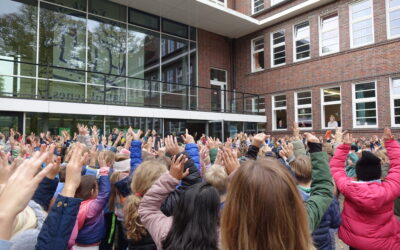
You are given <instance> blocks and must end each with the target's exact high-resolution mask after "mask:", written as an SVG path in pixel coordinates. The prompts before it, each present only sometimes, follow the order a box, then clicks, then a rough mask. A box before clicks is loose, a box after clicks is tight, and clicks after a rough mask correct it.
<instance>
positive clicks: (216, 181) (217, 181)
mask: <svg viewBox="0 0 400 250" xmlns="http://www.w3.org/2000/svg"><path fill="white" fill-rule="evenodd" d="M204 180H205V181H206V182H208V183H210V184H211V185H212V186H213V187H214V188H216V189H217V191H218V193H219V195H224V194H225V193H226V189H227V187H228V174H227V173H226V170H225V168H224V167H223V166H221V165H217V164H214V165H212V166H211V167H210V168H208V169H207V171H206V172H205V173H204Z"/></svg>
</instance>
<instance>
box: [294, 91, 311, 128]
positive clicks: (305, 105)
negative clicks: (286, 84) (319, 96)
mask: <svg viewBox="0 0 400 250" xmlns="http://www.w3.org/2000/svg"><path fill="white" fill-rule="evenodd" d="M305 92H310V94H311V96H310V98H311V103H310V104H303V105H298V104H297V95H298V94H300V93H305ZM300 108H311V123H312V125H311V127H309V128H301V127H299V129H300V130H312V129H313V127H314V114H313V108H312V91H311V90H305V91H298V92H295V93H294V121H295V122H296V123H297V124H299V117H298V115H299V109H300Z"/></svg>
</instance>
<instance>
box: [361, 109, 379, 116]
mask: <svg viewBox="0 0 400 250" xmlns="http://www.w3.org/2000/svg"><path fill="white" fill-rule="evenodd" d="M356 115H357V117H375V116H376V110H361V111H357V113H356Z"/></svg>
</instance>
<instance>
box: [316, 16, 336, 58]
mask: <svg viewBox="0 0 400 250" xmlns="http://www.w3.org/2000/svg"><path fill="white" fill-rule="evenodd" d="M334 15H336V16H337V18H338V26H337V34H338V36H337V37H338V50H337V51H332V52H326V53H323V52H322V32H324V31H323V30H322V21H323V20H324V19H325V18H327V17H330V16H334ZM333 30H334V29H330V30H328V31H333ZM325 32H326V31H325ZM318 34H319V55H320V56H326V55H330V54H334V53H338V52H340V16H339V12H337V11H335V12H331V13H329V14H324V15H321V16H319V17H318Z"/></svg>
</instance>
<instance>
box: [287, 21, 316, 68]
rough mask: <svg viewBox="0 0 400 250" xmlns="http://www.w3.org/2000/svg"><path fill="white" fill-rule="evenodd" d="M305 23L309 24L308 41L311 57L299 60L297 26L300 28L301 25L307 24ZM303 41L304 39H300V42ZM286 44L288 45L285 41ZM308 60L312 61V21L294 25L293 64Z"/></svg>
mask: <svg viewBox="0 0 400 250" xmlns="http://www.w3.org/2000/svg"><path fill="white" fill-rule="evenodd" d="M305 23H308V39H309V40H310V42H309V46H310V50H309V56H308V57H305V58H301V59H297V46H296V42H297V40H296V26H300V25H302V24H305ZM301 39H303V38H300V39H299V40H301ZM285 44H286V40H285ZM285 49H286V48H285ZM308 59H311V26H310V21H308V20H306V21H304V22H300V23H297V24H295V25H293V62H301V61H304V60H308Z"/></svg>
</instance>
